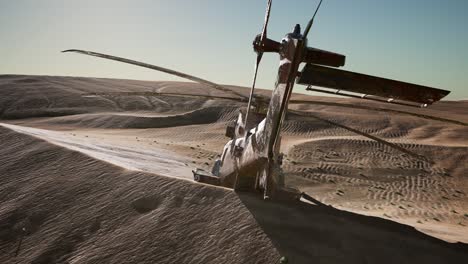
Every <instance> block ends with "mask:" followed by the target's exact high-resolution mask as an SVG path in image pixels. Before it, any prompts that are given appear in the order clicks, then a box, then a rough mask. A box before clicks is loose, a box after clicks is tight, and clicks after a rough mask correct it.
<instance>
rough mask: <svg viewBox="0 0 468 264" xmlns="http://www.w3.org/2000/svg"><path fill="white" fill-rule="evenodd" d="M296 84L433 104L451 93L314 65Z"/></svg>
mask: <svg viewBox="0 0 468 264" xmlns="http://www.w3.org/2000/svg"><path fill="white" fill-rule="evenodd" d="M297 83H299V84H305V85H315V86H320V87H326V88H332V89H337V90H344V91H349V92H354V93H361V94H366V95H376V96H380V97H386V98H392V99H398V100H405V101H410V102H416V103H422V104H432V103H434V102H437V101H439V100H440V99H442V98H443V97H445V96H446V95H447V94H449V93H450V91H446V90H441V89H436V88H431V87H426V86H422V85H417V84H411V83H405V82H400V81H395V80H390V79H385V78H380V77H374V76H370V75H365V74H361V73H355V72H350V71H343V70H338V69H333V68H329V67H323V66H319V65H314V64H307V65H306V66H305V67H304V69H303V70H302V73H301V74H300V77H299V78H298V80H297Z"/></svg>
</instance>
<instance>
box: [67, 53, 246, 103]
mask: <svg viewBox="0 0 468 264" xmlns="http://www.w3.org/2000/svg"><path fill="white" fill-rule="evenodd" d="M62 52H75V53H79V54H84V55H89V56H94V57H100V58H104V59H108V60H114V61H120V62H123V63H128V64H132V65H136V66H140V67H144V68H148V69H152V70H156V71H161V72H165V73H168V74H172V75H175V76H179V77H182V78H185V79H188V80H191V81H194V82H198V83H201V84H205V85H208V86H210V87H212V88H215V89H217V90H220V91H223V92H229V93H232V94H235V95H236V96H239V97H242V98H246V96H245V95H243V94H241V93H238V92H236V91H233V90H231V89H228V88H226V87H223V86H222V85H219V84H216V83H213V82H210V81H207V80H205V79H202V78H198V77H195V76H193V75H189V74H186V73H183V72H178V71H174V70H171V69H167V68H163V67H159V66H156V65H151V64H148V63H144V62H139V61H135V60H130V59H125V58H121V57H117V56H112V55H107V54H103V53H98V52H93V51H86V50H77V49H69V50H64V51H62Z"/></svg>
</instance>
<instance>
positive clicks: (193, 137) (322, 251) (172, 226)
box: [0, 75, 468, 264]
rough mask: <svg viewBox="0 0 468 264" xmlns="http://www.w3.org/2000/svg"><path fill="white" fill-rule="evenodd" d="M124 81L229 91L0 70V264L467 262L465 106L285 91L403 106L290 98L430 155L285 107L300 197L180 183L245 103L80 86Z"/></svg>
mask: <svg viewBox="0 0 468 264" xmlns="http://www.w3.org/2000/svg"><path fill="white" fill-rule="evenodd" d="M231 88H232V89H235V90H237V91H239V92H242V93H245V94H248V92H249V90H248V89H246V88H242V87H234V86H232V87H231ZM129 91H130V92H148V91H159V92H163V91H166V92H176V93H177V92H180V93H194V94H203V95H223V96H228V95H227V94H223V93H222V92H219V91H216V90H213V89H210V88H208V87H204V86H203V85H200V84H195V83H187V82H150V81H135V80H117V79H102V78H82V77H55V76H21V75H0V119H1V120H0V140H1V142H2V147H1V148H0V155H1V156H0V157H1V162H0V263H279V259H280V258H281V257H282V256H286V257H288V259H289V261H290V263H425V264H426V263H468V245H467V244H466V243H468V198H467V195H468V175H467V173H468V165H467V164H468V101H442V102H439V103H437V104H435V105H433V106H431V107H430V108H428V109H416V108H414V109H412V108H409V107H404V106H394V105H382V104H378V103H373V102H367V101H360V100H355V99H347V98H331V97H319V96H308V95H300V94H294V95H293V99H298V100H310V101H320V102H331V103H336V102H338V103H340V104H345V105H354V106H373V107H375V106H378V107H381V108H385V109H390V110H400V111H401V110H404V111H408V112H411V114H405V113H395V112H375V111H371V110H365V109H357V108H343V107H339V106H333V105H328V106H326V105H314V104H297V105H290V109H291V110H301V111H306V112H308V113H310V114H311V115H314V116H317V117H320V118H323V119H327V120H330V121H333V122H336V123H339V124H342V125H345V126H349V127H352V128H354V129H358V130H360V131H364V132H367V133H371V134H372V135H374V136H378V137H380V138H382V139H385V140H388V141H390V142H393V143H397V144H399V145H400V146H403V147H405V148H407V149H409V150H411V151H413V152H415V153H417V154H420V155H424V156H425V157H427V158H428V161H421V160H417V159H415V158H413V157H410V156H408V155H406V154H404V153H401V152H399V151H398V150H394V149H391V148H389V147H387V146H384V145H381V144H379V143H377V142H375V141H372V140H370V139H367V138H364V137H362V136H360V135H357V134H355V133H353V132H350V131H347V130H344V129H343V128H339V127H336V126H332V125H331V124H329V123H326V122H323V121H320V120H317V119H314V118H309V117H306V116H300V115H297V114H294V112H293V111H291V113H290V114H288V116H287V120H286V121H285V124H284V129H283V144H282V152H283V153H285V160H284V165H283V167H284V170H285V173H286V184H287V185H288V186H291V187H295V188H298V189H299V190H301V191H303V192H305V193H307V194H308V195H310V196H311V197H313V198H314V199H316V200H317V201H316V203H315V204H310V203H306V202H296V203H294V202H287V203H286V202H282V203H280V202H272V201H264V200H262V199H261V198H260V197H259V196H256V195H254V194H248V193H236V192H233V191H232V190H229V189H225V188H220V187H215V186H209V185H204V184H200V183H195V182H193V181H192V175H191V170H192V169H195V168H204V169H210V167H211V164H212V163H213V160H214V159H215V158H216V156H217V155H218V154H219V153H220V152H221V150H222V148H223V146H224V144H225V143H226V142H227V140H228V139H227V138H226V137H225V136H224V132H225V128H226V125H227V124H228V123H230V122H232V121H233V120H234V119H235V117H236V116H237V113H238V111H239V109H241V108H242V107H245V104H243V103H237V102H233V101H229V100H223V99H216V100H215V99H205V98H200V97H186V96H158V97H155V96H117V95H116V96H112V97H99V96H96V97H83V96H82V95H83V94H86V93H106V92H129ZM259 92H260V93H262V94H265V95H269V93H270V91H268V90H259ZM427 116H434V117H437V120H434V119H429V118H427Z"/></svg>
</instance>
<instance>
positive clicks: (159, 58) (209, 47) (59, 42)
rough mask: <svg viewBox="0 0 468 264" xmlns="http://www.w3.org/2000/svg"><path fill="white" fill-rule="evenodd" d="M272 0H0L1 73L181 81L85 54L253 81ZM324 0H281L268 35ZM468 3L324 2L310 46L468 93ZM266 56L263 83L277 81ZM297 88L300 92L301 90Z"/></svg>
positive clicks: (350, 64)
mask: <svg viewBox="0 0 468 264" xmlns="http://www.w3.org/2000/svg"><path fill="white" fill-rule="evenodd" d="M266 2H267V1H266V0H236V1H228V0H94V1H91V0H41V1H37V0H14V1H11V0H0V58H1V63H0V74H34V75H57V76H89V77H104V78H122V79H139V80H183V79H180V78H178V77H173V76H170V75H167V74H164V73H159V72H156V71H152V70H149V69H144V68H139V67H136V66H132V65H126V64H122V63H119V62H113V61H108V60H103V59H100V58H93V57H89V56H83V55H79V54H70V53H60V51H61V50H65V49H71V48H75V49H85V50H91V51H96V52H102V53H108V54H112V55H116V56H120V57H125V58H130V59H135V60H139V61H143V62H147V63H150V64H155V65H158V66H162V67H168V68H171V69H174V70H178V71H182V72H186V73H189V74H193V75H195V76H198V77H201V78H204V79H208V80H211V81H213V82H217V83H221V84H232V85H242V86H250V85H251V80H252V76H253V69H254V62H255V56H256V55H255V53H254V52H253V50H252V40H253V39H254V37H255V35H256V34H258V33H260V31H261V29H262V26H263V20H264V13H265V7H266ZM317 4H318V0H274V1H273V6H272V12H271V18H270V24H269V26H268V37H269V38H272V39H274V40H277V41H279V40H280V39H281V38H282V37H283V36H284V35H285V34H286V33H287V32H290V31H291V30H292V28H293V26H294V25H295V24H296V23H299V24H301V25H302V26H303V28H304V27H305V25H306V24H307V22H308V20H309V19H310V17H311V16H312V14H313V12H314V10H315V7H316V5H317ZM467 12H468V1H466V0H446V1H443V0H438V1H436V0H411V1H408V0H393V1H390V0H353V1H350V0H324V2H323V4H322V7H321V9H320V11H319V13H318V15H317V17H316V19H315V24H314V26H313V28H312V30H311V32H310V33H309V37H308V38H309V46H312V47H316V48H321V49H325V50H329V51H333V52H337V53H341V54H344V55H346V65H345V67H343V68H342V69H344V70H350V71H356V72H361V73H365V74H370V75H376V76H380V77H386V78H391V79H397V80H401V81H406V82H411V83H417V84H421V85H427V86H431V87H436V88H441V89H446V90H450V91H452V93H451V94H450V95H449V96H448V97H447V98H448V99H452V100H460V99H468V87H467V84H468V29H467V28H468V15H467V14H466V13H467ZM278 58H279V57H278V55H277V54H266V55H265V56H264V58H263V61H262V63H261V66H260V67H261V68H260V71H259V77H258V81H257V87H260V88H266V89H272V88H273V87H274V83H275V80H276V72H277V67H278V63H279V59H278ZM304 88H305V87H303V86H296V88H295V91H297V92H301V91H304Z"/></svg>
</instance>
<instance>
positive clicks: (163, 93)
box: [81, 92, 246, 103]
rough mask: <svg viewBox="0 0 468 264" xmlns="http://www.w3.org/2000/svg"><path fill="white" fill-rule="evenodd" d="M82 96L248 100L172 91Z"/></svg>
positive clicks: (89, 94) (88, 94)
mask: <svg viewBox="0 0 468 264" xmlns="http://www.w3.org/2000/svg"><path fill="white" fill-rule="evenodd" d="M81 96H82V97H95V96H101V97H106V96H107V97H109V96H179V97H184V96H188V97H200V98H207V99H224V100H231V101H235V102H242V103H245V102H246V100H245V99H242V98H234V97H227V96H213V95H200V94H186V93H171V92H109V93H86V94H82V95H81Z"/></svg>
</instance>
